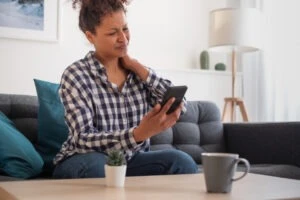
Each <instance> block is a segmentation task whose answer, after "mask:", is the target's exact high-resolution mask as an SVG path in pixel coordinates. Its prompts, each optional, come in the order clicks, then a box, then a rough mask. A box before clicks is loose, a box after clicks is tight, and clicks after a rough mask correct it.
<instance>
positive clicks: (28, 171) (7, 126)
mask: <svg viewBox="0 0 300 200" xmlns="http://www.w3.org/2000/svg"><path fill="white" fill-rule="evenodd" d="M43 164H44V162H43V160H42V158H41V156H40V155H39V153H38V152H37V151H36V150H35V148H34V147H33V145H32V144H31V142H30V141H29V140H28V139H27V138H26V137H25V136H24V135H23V134H22V133H21V132H20V131H18V130H17V129H16V128H15V126H14V123H13V122H12V121H11V120H10V119H8V118H7V117H6V116H5V115H4V114H3V113H2V112H0V171H2V172H4V173H6V174H7V175H9V176H12V177H17V178H24V179H27V178H30V177H34V176H36V175H38V174H39V173H40V172H41V171H42V168H43Z"/></svg>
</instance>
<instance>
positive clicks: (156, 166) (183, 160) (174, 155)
mask: <svg viewBox="0 0 300 200" xmlns="http://www.w3.org/2000/svg"><path fill="white" fill-rule="evenodd" d="M105 163H106V155H105V154H103V153H99V152H91V153H85V154H75V155H73V156H71V157H70V158H67V159H66V160H64V161H63V162H61V163H59V164H58V165H57V166H56V167H55V170H54V173H53V177H54V178H95V177H105V175H104V165H105ZM197 171H198V167H197V165H196V163H195V162H194V160H193V159H192V157H190V156H189V155H188V154H186V153H184V152H182V151H179V150H161V151H149V152H139V153H137V154H136V155H135V156H134V157H133V158H132V159H131V160H130V161H128V163H127V171H126V176H146V175H164V174H192V173H197Z"/></svg>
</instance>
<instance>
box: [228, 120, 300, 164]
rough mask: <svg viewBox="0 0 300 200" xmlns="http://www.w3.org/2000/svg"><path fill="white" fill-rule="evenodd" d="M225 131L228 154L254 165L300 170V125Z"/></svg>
mask: <svg viewBox="0 0 300 200" xmlns="http://www.w3.org/2000/svg"><path fill="white" fill-rule="evenodd" d="M223 128H224V138H225V143H226V150H227V151H228V152H230V153H237V154H239V155H240V157H244V158H247V159H248V160H249V162H250V163H252V164H262V163H270V164H292V165H297V166H300V122H275V123H228V124H224V125H223Z"/></svg>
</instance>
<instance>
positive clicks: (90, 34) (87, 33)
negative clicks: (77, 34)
mask: <svg viewBox="0 0 300 200" xmlns="http://www.w3.org/2000/svg"><path fill="white" fill-rule="evenodd" d="M85 37H86V38H87V39H88V41H89V42H90V43H91V44H94V37H95V36H94V34H93V33H91V32H90V31H86V32H85Z"/></svg>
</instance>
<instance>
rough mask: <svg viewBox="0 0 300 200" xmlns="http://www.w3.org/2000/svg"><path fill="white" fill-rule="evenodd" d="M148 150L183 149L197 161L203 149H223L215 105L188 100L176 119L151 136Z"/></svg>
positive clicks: (221, 130)
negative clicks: (163, 129) (184, 108)
mask: <svg viewBox="0 0 300 200" xmlns="http://www.w3.org/2000/svg"><path fill="white" fill-rule="evenodd" d="M150 142H151V150H161V149H172V148H176V149H179V150H182V151H184V152H186V153H188V154H189V155H191V156H192V158H193V159H194V160H195V161H196V162H197V163H198V164H200V163H201V153H202V152H223V151H225V148H224V143H223V125H222V123H221V117H220V112H219V110H218V107H217V106H216V105H215V104H214V103H211V102H205V101H197V102H196V101H194V102H193V101H189V102H187V112H186V113H185V114H183V115H181V116H180V119H179V120H178V122H177V123H176V124H175V125H174V126H173V127H172V128H169V129H167V130H165V131H163V132H162V133H160V134H158V135H155V136H153V137H151V141H150Z"/></svg>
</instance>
